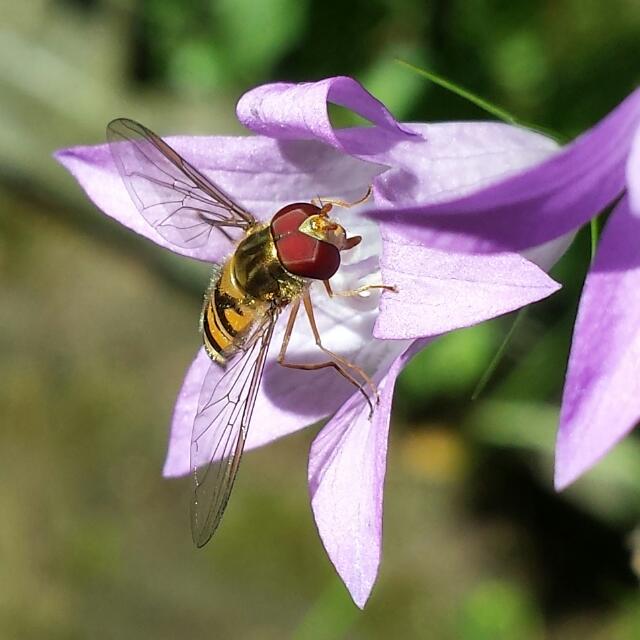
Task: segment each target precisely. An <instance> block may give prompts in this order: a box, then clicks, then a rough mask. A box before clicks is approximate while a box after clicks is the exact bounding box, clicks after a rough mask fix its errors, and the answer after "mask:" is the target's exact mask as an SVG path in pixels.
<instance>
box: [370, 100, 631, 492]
mask: <svg viewBox="0 0 640 640" xmlns="http://www.w3.org/2000/svg"><path fill="white" fill-rule="evenodd" d="M612 204H615V207H614V209H613V212H612V214H611V216H610V218H609V220H608V222H607V226H606V229H605V231H604V233H603V235H602V238H601V241H600V244H599V247H598V251H597V255H596V257H595V260H594V262H593V264H592V266H591V269H590V271H589V274H588V276H587V279H586V283H585V286H584V290H583V293H582V298H581V301H580V307H579V310H578V317H577V320H576V324H575V330H574V335H573V343H572V347H571V355H570V358H569V366H568V371H567V376H566V382H565V388H564V397H563V400H562V409H561V414H560V427H559V431H558V439H557V446H556V469H555V484H556V487H557V488H558V489H563V488H565V487H566V486H567V485H569V484H570V483H571V482H573V481H574V480H575V479H576V478H577V477H578V476H580V474H582V473H584V472H585V471H586V470H587V469H589V468H590V467H591V466H592V465H593V464H595V463H596V462H597V461H598V460H599V459H600V458H601V457H602V456H603V455H604V454H605V453H607V452H608V451H609V450H610V449H611V448H612V447H613V446H614V445H615V444H616V443H617V442H618V441H619V440H620V439H621V438H623V437H624V436H625V435H626V434H627V433H629V431H630V430H631V429H632V428H633V427H634V426H635V424H636V423H637V422H638V420H639V418H640V302H639V301H640V297H639V296H638V292H639V291H640V90H636V91H635V92H634V93H632V94H631V95H630V96H629V97H628V98H627V99H626V100H624V101H623V102H622V103H621V104H620V105H619V106H618V107H617V108H616V109H615V110H614V111H612V112H611V113H610V114H609V115H608V116H607V117H606V118H604V119H603V120H602V121H601V122H600V123H598V124H597V125H596V126H595V127H593V129H591V130H590V131H588V132H587V133H585V134H584V135H582V136H580V137H579V138H578V139H576V140H575V141H574V142H573V143H572V144H570V145H568V146H567V147H566V148H564V149H562V150H561V151H559V152H558V153H556V154H554V155H553V156H552V157H550V158H548V159H547V160H545V161H543V162H542V163H540V164H538V165H537V166H534V167H532V168H529V169H527V170H525V171H522V172H520V173H518V174H517V175H513V176H512V177H510V178H508V179H506V180H504V181H502V182H499V183H497V184H494V185H492V186H490V187H488V188H486V189H483V190H481V191H478V192H475V193H473V194H471V195H468V196H467V197H463V198H461V199H456V200H454V201H450V202H447V203H442V204H437V205H435V206H427V207H421V206H418V207H407V208H403V210H398V209H395V210H391V209H387V210H386V211H377V212H373V213H372V214H371V216H372V218H373V219H375V220H378V221H380V222H381V223H382V229H383V233H385V234H389V235H391V236H393V235H394V234H398V233H402V234H408V233H410V234H411V235H412V236H413V237H414V238H415V240H416V242H417V243H419V244H420V245H421V246H429V247H439V248H447V249H451V250H454V251H463V252H470V253H471V254H475V253H478V252H488V251H495V250H498V251H504V250H511V251H519V250H522V249H524V248H526V247H529V246H532V245H537V244H540V243H542V242H548V241H550V240H552V239H553V238H557V237H559V236H561V235H562V234H565V233H566V232H568V231H570V230H573V229H576V228H578V227H579V226H580V225H582V224H584V223H585V222H586V221H587V220H589V219H590V218H592V217H593V216H596V215H598V214H599V213H600V212H601V211H602V210H603V209H604V208H605V207H607V206H608V205H612Z"/></svg>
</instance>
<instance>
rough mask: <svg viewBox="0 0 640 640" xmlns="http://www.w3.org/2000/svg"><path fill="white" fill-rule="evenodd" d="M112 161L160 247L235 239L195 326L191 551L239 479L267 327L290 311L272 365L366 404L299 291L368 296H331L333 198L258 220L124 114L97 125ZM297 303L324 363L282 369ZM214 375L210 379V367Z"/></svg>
mask: <svg viewBox="0 0 640 640" xmlns="http://www.w3.org/2000/svg"><path fill="white" fill-rule="evenodd" d="M107 138H108V140H109V146H110V149H111V153H112V156H113V159H114V161H115V164H116V166H117V168H118V171H119V173H120V175H121V177H122V180H123V181H124V184H125V186H126V188H127V191H128V192H129V195H130V197H131V199H132V200H133V202H134V204H135V206H136V207H137V209H138V210H139V212H140V214H141V215H142V216H143V217H144V219H145V220H146V221H147V222H148V223H149V224H150V225H151V226H152V227H153V228H154V229H155V230H156V231H157V232H158V233H159V234H160V235H161V236H162V237H163V238H164V239H166V240H168V241H169V242H171V243H173V244H175V245H178V246H180V247H184V248H191V249H192V248H196V247H201V246H203V245H205V243H206V242H207V241H208V240H209V238H210V236H211V234H212V233H213V231H214V230H217V232H218V233H220V234H223V235H224V237H226V239H227V240H229V241H231V242H232V243H234V245H233V246H234V247H235V248H234V249H233V251H232V253H231V254H230V256H229V257H228V258H227V259H226V261H225V262H224V263H223V264H222V265H217V266H215V267H214V270H213V274H212V277H211V281H210V285H209V288H208V289H207V291H206V293H205V299H204V305H203V308H202V313H201V318H200V328H201V333H202V338H203V342H204V348H205V350H206V352H207V354H208V355H209V357H210V358H211V365H210V367H209V370H208V372H207V374H206V375H205V378H204V381H203V385H202V389H201V392H200V398H199V401H198V408H197V412H196V417H195V420H194V424H193V431H192V437H191V471H192V475H193V489H194V491H193V500H192V503H191V531H192V535H193V541H194V543H195V544H196V546H198V547H202V546H204V545H205V544H206V543H207V542H208V541H209V540H210V538H211V536H212V535H213V533H214V532H215V530H216V528H217V526H218V524H219V523H220V520H221V518H222V515H223V513H224V510H225V507H226V505H227V502H228V500H229V495H230V493H231V490H232V488H233V484H234V480H235V478H236V474H237V472H238V467H239V465H240V460H241V457H242V451H243V449H244V444H245V441H246V437H247V430H248V428H249V425H250V423H251V417H252V412H253V407H254V404H255V401H256V397H257V394H258V390H259V387H260V380H261V377H262V373H263V371H264V366H265V361H266V358H267V352H268V350H269V344H270V342H271V339H272V336H273V333H274V328H275V325H276V321H277V320H278V317H279V315H280V313H281V312H282V311H283V310H284V309H285V308H287V307H288V308H289V309H290V311H289V319H288V322H287V325H286V328H285V331H284V337H283V340H282V346H281V348H280V352H279V355H278V358H277V362H278V363H279V364H280V365H282V366H284V367H289V368H293V369H303V370H315V369H321V368H325V367H332V368H334V369H336V370H337V371H338V372H339V373H340V374H341V375H343V376H344V377H345V378H346V379H348V380H349V381H350V382H351V383H352V384H353V385H355V386H356V387H357V388H358V389H359V390H360V391H361V392H362V393H363V394H364V396H365V397H366V399H367V401H368V403H369V407H370V410H371V411H373V408H374V405H375V403H376V402H377V391H376V388H375V385H374V383H373V381H372V380H371V378H370V377H369V376H368V375H367V374H366V373H365V372H364V371H363V370H362V369H361V368H360V367H358V366H356V365H355V364H353V363H351V362H349V361H348V360H347V359H345V358H343V357H341V356H339V355H338V354H335V353H333V352H331V351H329V350H328V349H326V348H325V347H324V346H323V344H322V340H321V338H320V335H319V332H318V329H317V326H316V323H315V319H314V315H313V306H312V303H311V297H310V295H309V288H310V285H311V283H312V282H313V281H316V280H319V281H322V282H323V283H324V285H325V288H326V290H327V293H328V294H329V295H330V296H333V295H356V294H358V293H361V292H362V291H365V290H367V289H370V288H388V289H392V288H393V287H385V286H384V285H368V286H366V287H361V288H360V289H358V290H355V291H349V292H341V293H334V292H333V291H332V289H331V286H330V284H329V279H330V278H331V276H333V275H334V274H335V273H336V271H337V270H338V267H339V266H340V252H341V251H348V250H349V249H352V248H353V247H355V246H356V245H357V244H359V243H360V241H361V237H360V236H352V237H348V236H347V233H346V231H345V229H344V228H343V227H342V226H341V225H340V224H338V223H337V222H336V221H335V220H333V219H331V218H330V217H329V212H330V211H331V209H332V207H333V206H334V205H335V206H343V207H348V206H353V205H354V204H359V203H361V202H364V201H365V200H366V199H367V198H368V197H369V193H367V194H366V196H365V197H364V198H362V199H361V200H359V201H358V202H355V203H346V202H342V201H339V200H328V201H326V200H325V201H324V202H323V201H320V199H318V204H314V203H312V202H297V203H293V204H289V205H287V206H285V207H283V208H281V209H280V210H279V211H277V212H276V213H275V215H274V216H273V217H272V219H271V221H270V222H267V223H263V222H260V221H259V220H257V219H256V218H255V217H254V216H253V215H252V214H251V213H250V212H249V211H247V210H246V209H244V208H243V207H242V206H240V205H239V204H237V203H236V202H234V201H233V200H232V199H231V198H230V197H229V196H228V195H226V194H225V193H224V192H223V191H222V190H221V189H220V188H219V187H217V186H216V185H215V184H214V183H213V182H212V181H211V180H209V179H208V178H207V177H205V176H204V175H203V174H202V173H200V172H199V171H198V170H197V169H196V168H194V167H193V166H192V165H191V164H190V163H189V162H187V161H186V160H185V159H184V158H182V157H181V156H180V155H179V154H178V153H177V152H176V151H175V150H174V149H172V148H171V147H170V146H169V145H168V144H167V143H166V142H164V141H163V140H162V139H161V138H160V137H159V136H157V135H156V134H155V133H153V132H152V131H150V130H149V129H147V128H146V127H144V126H143V125H141V124H139V123H137V122H134V121H133V120H128V119H124V118H119V119H116V120H113V121H112V122H111V123H110V124H109V125H108V126H107ZM301 305H302V306H303V308H304V310H305V312H306V314H307V316H308V319H309V322H310V325H311V329H312V332H313V335H314V338H315V342H316V344H317V346H318V348H319V349H320V350H321V351H323V352H324V354H325V355H326V356H327V360H326V361H325V362H320V363H314V364H301V363H291V362H288V361H287V360H286V352H287V346H288V343H289V340H290V337H291V333H292V331H293V327H294V323H295V320H296V317H297V314H298V311H299V309H300V306H301ZM220 366H222V367H224V368H225V371H224V374H223V375H222V377H220V378H219V377H218V375H217V374H218V371H217V368H218V367H220Z"/></svg>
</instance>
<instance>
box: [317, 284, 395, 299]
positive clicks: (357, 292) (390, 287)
mask: <svg viewBox="0 0 640 640" xmlns="http://www.w3.org/2000/svg"><path fill="white" fill-rule="evenodd" d="M322 283H323V284H324V288H325V290H326V291H327V295H328V296H329V297H330V298H334V297H338V296H339V297H341V298H352V297H354V296H359V295H360V294H362V293H366V292H367V291H370V290H371V289H384V290H386V291H393V292H394V293H397V292H398V289H397V288H396V287H395V286H394V285H389V284H365V285H364V286H362V287H358V288H357V289H347V290H346V291H334V290H333V289H332V288H331V283H330V282H329V280H323V281H322Z"/></svg>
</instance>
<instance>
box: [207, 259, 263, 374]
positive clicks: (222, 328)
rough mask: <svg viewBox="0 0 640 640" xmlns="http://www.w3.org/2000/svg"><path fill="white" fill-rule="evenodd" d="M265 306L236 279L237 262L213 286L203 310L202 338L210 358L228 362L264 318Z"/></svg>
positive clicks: (227, 266) (226, 267)
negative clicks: (241, 286) (257, 323)
mask: <svg viewBox="0 0 640 640" xmlns="http://www.w3.org/2000/svg"><path fill="white" fill-rule="evenodd" d="M262 307H263V304H261V303H260V302H259V301H257V300H256V299H255V298H252V297H251V296H249V295H247V293H246V292H245V291H244V290H243V289H241V288H240V286H239V285H238V283H237V281H236V278H235V276H234V258H233V257H232V258H230V259H229V260H227V262H226V263H225V264H224V266H223V267H222V271H220V273H219V275H218V277H217V278H215V277H214V279H213V280H212V282H211V286H210V288H209V292H208V294H207V296H206V299H205V303H204V307H203V309H202V319H201V324H202V337H203V340H204V347H205V349H206V351H207V353H208V354H209V357H210V358H213V359H214V360H217V361H219V362H224V361H225V360H226V359H227V357H228V356H230V355H231V354H232V353H233V352H234V351H235V350H236V349H237V347H238V345H239V344H242V340H243V339H244V337H245V336H246V335H247V333H249V331H250V330H251V328H252V326H253V324H254V322H255V321H256V320H257V319H258V318H260V317H261V315H262V314H261V313H260V312H261V311H262Z"/></svg>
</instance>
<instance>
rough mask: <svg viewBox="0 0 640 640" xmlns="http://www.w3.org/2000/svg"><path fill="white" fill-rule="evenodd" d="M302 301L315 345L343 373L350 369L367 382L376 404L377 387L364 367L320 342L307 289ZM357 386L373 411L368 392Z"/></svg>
mask: <svg viewBox="0 0 640 640" xmlns="http://www.w3.org/2000/svg"><path fill="white" fill-rule="evenodd" d="M302 301H303V304H304V310H305V311H306V312H307V318H308V319H309V324H310V325H311V331H312V332H313V337H314V338H315V341H316V345H317V346H318V348H319V349H320V350H321V351H324V353H326V354H327V355H328V356H330V357H331V358H333V359H334V360H335V362H336V363H338V364H339V365H341V369H342V372H343V373H344V372H345V369H350V370H351V371H354V372H355V373H356V374H357V375H359V376H360V377H361V378H362V379H363V380H364V381H365V383H366V384H367V386H368V387H369V389H370V390H371V394H372V396H373V397H374V398H375V399H376V404H377V403H378V389H377V387H376V385H375V383H374V382H373V380H372V379H371V378H370V377H369V376H368V375H367V373H366V372H365V371H364V369H362V368H361V367H359V366H358V365H356V364H354V363H353V362H350V361H349V360H347V359H346V358H343V357H342V356H340V355H338V354H337V353H334V352H333V351H330V350H329V349H327V348H326V347H325V346H324V345H323V344H322V339H321V338H320V332H319V331H318V326H317V325H316V319H315V316H314V313H313V303H312V302H311V295H310V293H309V291H308V290H307V291H305V292H304V293H303V294H302ZM358 388H360V390H361V391H362V393H363V394H364V395H365V396H366V398H367V402H369V406H370V408H371V412H372V413H373V407H372V402H371V399H370V398H369V396H368V394H367V393H366V392H365V391H364V388H363V387H362V386H361V385H358Z"/></svg>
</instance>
